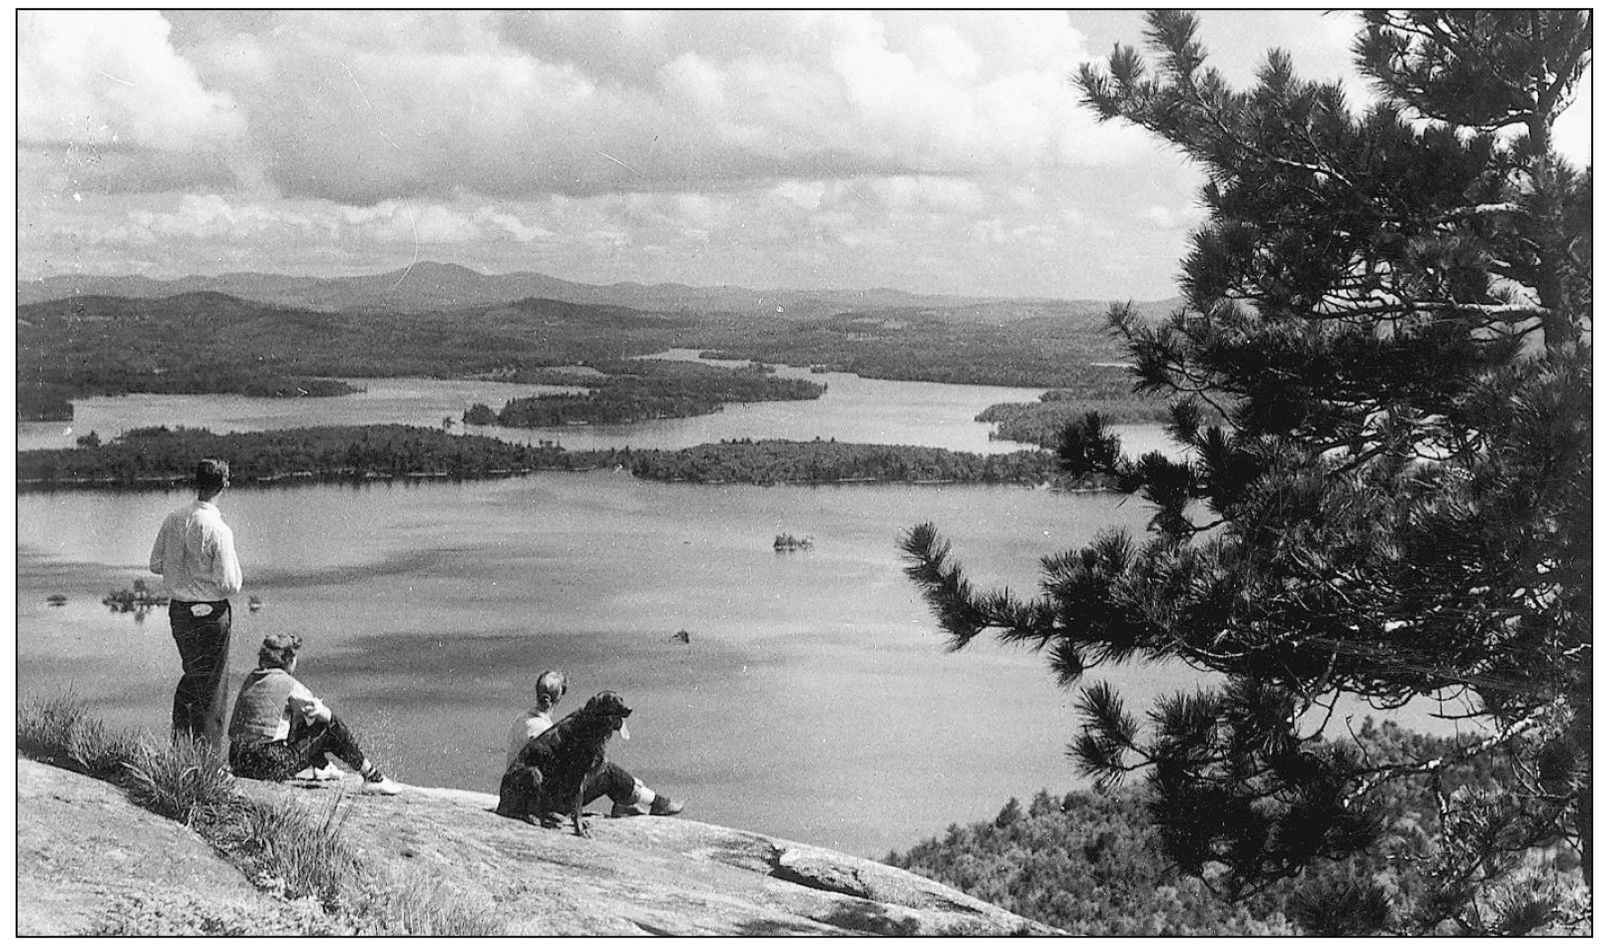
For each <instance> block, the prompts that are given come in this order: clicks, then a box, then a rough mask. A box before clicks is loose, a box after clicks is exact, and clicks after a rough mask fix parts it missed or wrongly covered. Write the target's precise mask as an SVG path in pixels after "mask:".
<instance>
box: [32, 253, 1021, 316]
mask: <svg viewBox="0 0 1612 949" xmlns="http://www.w3.org/2000/svg"><path fill="white" fill-rule="evenodd" d="M199 292H205V293H223V294H228V295H230V296H233V297H238V298H241V299H244V300H253V301H257V302H260V303H272V304H275V305H277V306H284V307H292V308H296V309H307V310H321V311H339V310H395V311H403V312H419V311H423V310H443V309H452V308H455V307H460V306H473V305H481V304H493V303H507V302H510V301H514V300H520V299H526V298H539V299H547V300H559V301H562V302H565V303H582V304H588V305H593V306H601V305H602V306H625V307H632V308H633V309H638V310H645V311H649V312H663V313H682V312H699V313H741V314H761V313H767V314H773V315H775V316H782V317H784V318H808V317H817V316H825V315H829V314H832V313H837V312H844V311H848V310H850V311H865V310H883V309H894V308H903V307H937V308H946V309H952V308H966V307H970V306H978V305H984V304H990V303H1001V302H1009V301H1011V300H1012V298H1008V297H961V296H946V295H941V294H917V293H909V292H907V291H904V290H893V289H889V288H873V289H867V290H753V289H749V288H746V287H731V286H721V287H692V286H686V285H684V284H678V283H658V284H641V283H614V284H610V285H608V286H599V285H594V284H586V283H574V282H572V281H569V280H561V279H560V278H558V277H550V276H548V275H546V274H540V273H532V272H520V273H507V274H484V273H481V272H479V271H476V270H472V269H471V268H469V267H464V266H461V265H458V264H442V263H433V262H421V263H417V264H414V265H412V266H410V267H406V268H403V269H401V270H394V271H390V272H388V273H380V274H370V275H363V276H356V277H295V276H288V275H284V274H265V273H230V274H222V275H219V276H216V277H201V276H192V277H178V278H175V279H172V280H157V279H153V278H150V277H144V276H107V275H87V274H86V275H79V274H70V275H62V276H52V277H45V278H43V279H40V280H29V281H19V282H18V284H17V303H18V304H19V305H26V304H31V303H41V302H45V301H48V300H60V299H68V298H72V297H82V296H117V297H128V298H136V299H149V298H161V297H170V296H176V295H179V294H186V293H199ZM1019 302H1026V303H1028V302H1032V301H1030V300H1028V299H1026V300H1023V301H1019Z"/></svg>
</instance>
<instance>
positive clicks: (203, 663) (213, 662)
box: [168, 600, 230, 746]
mask: <svg viewBox="0 0 1612 949" xmlns="http://www.w3.org/2000/svg"><path fill="white" fill-rule="evenodd" d="M203 606H205V607H208V608H209V609H208V612H207V613H206V614H205V615H202V616H197V615H196V614H195V612H194V611H193V610H192V607H203ZM168 625H169V626H170V627H171V628H172V629H173V634H174V644H175V645H176V646H178V647H179V662H180V664H181V666H182V667H183V668H184V675H182V676H180V677H179V686H178V688H176V689H174V711H173V731H174V737H176V738H181V737H182V738H202V739H205V740H206V741H207V742H208V743H209V744H211V745H215V746H216V745H218V744H219V743H220V742H221V741H223V739H224V717H225V716H226V715H227V714H228V711H227V709H228V708H229V705H228V704H227V703H228V702H229V633H230V608H229V601H228V600H218V601H216V602H212V603H188V602H185V601H182V600H173V601H171V602H170V603H169V604H168Z"/></svg>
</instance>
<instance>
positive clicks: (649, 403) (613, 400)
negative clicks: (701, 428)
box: [463, 359, 828, 428]
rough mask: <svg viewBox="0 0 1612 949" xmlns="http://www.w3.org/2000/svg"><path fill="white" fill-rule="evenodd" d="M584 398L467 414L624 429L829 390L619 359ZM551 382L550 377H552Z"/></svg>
mask: <svg viewBox="0 0 1612 949" xmlns="http://www.w3.org/2000/svg"><path fill="white" fill-rule="evenodd" d="M595 368H597V369H598V370H599V371H600V372H601V376H600V377H599V378H598V379H596V380H594V381H584V380H579V379H576V378H574V377H573V379H572V383H573V384H581V385H586V386H587V387H588V390H589V391H588V392H587V393H585V394H563V395H540V396H529V397H526V398H520V399H511V400H510V401H509V402H507V403H505V404H504V407H503V408H502V409H499V410H498V411H497V412H494V411H493V410H492V408H491V407H489V406H487V405H485V404H483V403H480V402H478V403H476V404H475V405H473V406H471V407H470V409H469V410H468V411H466V412H465V413H464V416H463V419H464V422H465V423H466V424H467V425H503V426H508V427H513V428H550V427H554V426H560V425H578V424H607V425H623V424H629V423H632V422H643V421H648V420H651V419H663V418H686V417H688V416H693V415H707V414H709V413H712V412H716V411H720V410H721V408H722V405H723V403H726V402H778V401H786V400H796V399H815V398H818V397H819V396H821V395H822V394H823V392H824V391H825V390H826V389H827V388H828V387H827V386H825V385H823V384H821V383H816V382H809V381H807V380H804V379H780V378H777V377H776V376H775V375H774V374H773V371H772V370H771V368H770V367H767V366H764V365H761V364H759V363H752V364H751V365H749V366H745V367H741V368H738V369H727V368H722V367H718V366H708V365H704V364H702V363H695V362H678V361H672V360H664V359H637V360H620V361H616V362H608V363H604V364H602V365H600V366H597V367H595ZM550 378H552V376H551V377H550Z"/></svg>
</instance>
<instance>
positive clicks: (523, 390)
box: [17, 350, 1168, 453]
mask: <svg viewBox="0 0 1612 949" xmlns="http://www.w3.org/2000/svg"><path fill="white" fill-rule="evenodd" d="M661 356H662V357H664V358H673V359H692V358H694V353H693V351H691V350H671V351H669V352H667V353H664V354H661ZM709 361H711V362H714V363H715V364H717V365H738V363H728V362H720V361H714V360H709ZM778 374H779V375H780V376H782V377H786V378H801V379H811V380H812V381H814V382H820V383H824V384H826V385H827V386H828V390H827V391H826V392H824V393H823V395H822V397H821V398H818V399H813V400H809V401H794V402H753V403H748V404H734V405H728V406H726V407H725V408H724V409H723V410H722V411H721V412H717V413H714V414H711V415H701V416H696V417H694V418H681V419H660V420H657V421H653V422H643V423H638V424H634V425H590V426H568V427H563V428H533V429H518V428H502V427H496V426H478V425H468V426H467V425H463V424H460V423H459V419H460V417H461V416H462V415H463V414H464V412H465V410H466V409H468V408H470V406H471V405H473V404H475V403H477V402H481V403H485V404H487V405H489V406H491V407H492V408H493V409H494V410H497V409H499V408H501V407H502V406H503V405H504V403H505V402H507V401H509V400H510V399H514V398H522V397H525V396H531V395H537V394H540V393H554V392H567V391H575V390H571V389H567V388H564V387H559V386H534V385H515V384H511V383H503V382H485V381H477V380H465V379H453V380H443V379H348V380H346V381H347V382H350V383H352V384H353V385H355V386H358V387H361V388H363V389H364V390H365V391H363V392H360V393H358V394H356V395H349V396H340V397H336V398H328V399H255V398H248V397H246V396H229V395H209V396H193V395H126V396H103V397H97V398H92V399H81V400H78V401H76V402H75V403H74V414H73V422H72V424H71V425H66V424H64V423H61V422H25V423H21V424H19V425H18V426H17V447H18V449H19V450H28V449H35V448H71V447H73V445H74V442H75V440H76V439H77V438H78V437H80V436H82V435H85V434H88V433H89V432H92V431H93V432H95V433H97V434H98V435H99V436H100V437H101V438H102V439H107V438H111V437H114V436H116V435H118V434H121V433H122V432H125V431H127V430H129V429H131V428H138V427H144V426H151V425H173V424H175V423H176V420H183V424H184V425H187V426H191V427H194V428H205V429H209V430H211V431H213V432H216V433H219V434H223V433H226V432H257V431H265V430H269V429H276V428H295V427H298V426H303V425H382V424H400V425H424V426H430V427H435V426H439V425H441V424H442V420H443V419H444V418H452V419H453V420H454V423H455V424H454V426H453V431H458V432H469V433H474V434H478V435H490V436H493V437H495V438H502V439H504V440H506V441H514V442H521V443H525V444H536V443H537V442H539V441H553V442H558V443H560V444H561V445H563V446H564V447H566V448H569V449H572V450H576V451H582V450H589V449H596V448H619V447H633V448H689V447H692V446H694V445H699V444H704V443H707V442H716V441H721V440H723V439H737V438H786V439H790V440H794V441H811V440H812V439H814V438H822V439H824V440H827V439H830V438H833V439H837V440H839V441H842V442H865V443H872V444H881V445H929V446H933V447H936V448H950V449H954V450H957V451H973V452H991V453H995V452H1007V451H1015V450H1018V449H1021V448H1024V447H1026V446H1025V445H1023V444H1021V443H1018V442H1005V441H993V440H992V439H991V437H990V433H991V426H990V425H987V424H985V423H983V422H976V421H974V416H976V415H978V414H979V413H980V412H982V411H983V410H985V409H986V408H987V407H989V406H991V405H992V404H994V403H997V402H1034V401H1035V400H1036V399H1037V398H1038V397H1039V396H1040V395H1041V393H1042V391H1043V390H1041V389H1019V388H1010V387H1005V386H959V385H943V384H941V383H933V382H892V381H888V380H883V379H863V378H861V377H859V376H853V375H850V374H847V373H840V372H832V373H821V374H814V373H811V372H809V371H808V370H805V369H796V368H792V367H788V366H781V367H779V368H778ZM1118 430H1119V431H1121V433H1122V434H1124V435H1125V436H1126V438H1127V450H1135V451H1137V452H1138V453H1139V452H1141V451H1148V450H1152V449H1155V448H1158V449H1161V450H1162V449H1166V448H1167V447H1168V444H1167V442H1166V441H1165V439H1164V438H1163V436H1162V434H1161V433H1160V432H1159V430H1158V427H1157V426H1150V425H1126V426H1120V427H1119V429H1118ZM1133 446H1134V447H1133Z"/></svg>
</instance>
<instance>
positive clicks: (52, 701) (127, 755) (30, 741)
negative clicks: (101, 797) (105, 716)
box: [17, 692, 146, 781]
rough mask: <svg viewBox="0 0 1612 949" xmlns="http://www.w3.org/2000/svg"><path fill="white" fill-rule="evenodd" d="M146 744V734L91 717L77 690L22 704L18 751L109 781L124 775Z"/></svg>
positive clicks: (19, 717) (18, 719)
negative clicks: (113, 727) (117, 728)
mask: <svg viewBox="0 0 1612 949" xmlns="http://www.w3.org/2000/svg"><path fill="white" fill-rule="evenodd" d="M145 744H146V739H145V738H143V737H142V736H141V735H138V734H135V733H131V732H114V731H112V730H111V729H109V728H107V727H106V725H105V724H104V723H103V722H102V721H101V720H100V719H98V718H91V717H89V713H88V710H87V709H86V708H85V705H84V702H83V700H81V699H79V698H78V697H77V696H76V695H74V694H73V693H71V692H62V693H60V694H58V695H56V696H53V697H51V698H45V699H39V698H30V699H26V700H24V701H23V702H21V703H20V704H19V705H18V706H17V750H18V751H21V752H22V753H24V754H26V755H29V756H30V757H34V758H40V759H44V760H49V761H52V762H53V763H56V764H66V765H67V766H69V767H71V768H73V769H74V770H77V771H82V772H84V773H85V774H88V775H89V776H91V777H94V778H100V779H101V780H103V781H121V780H122V779H123V777H124V773H125V768H126V767H127V766H128V764H129V763H130V762H132V761H135V760H137V759H138V758H139V757H140V756H141V755H142V754H143V745H145Z"/></svg>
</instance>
